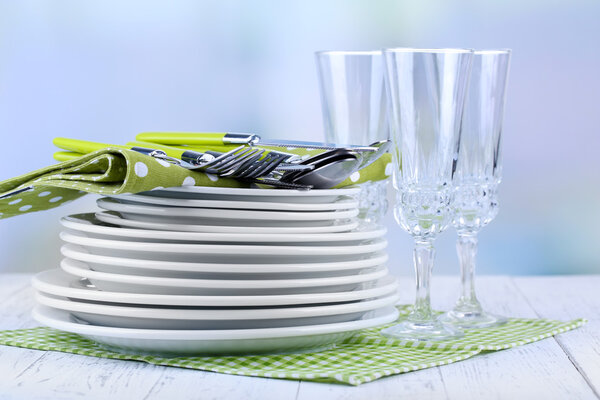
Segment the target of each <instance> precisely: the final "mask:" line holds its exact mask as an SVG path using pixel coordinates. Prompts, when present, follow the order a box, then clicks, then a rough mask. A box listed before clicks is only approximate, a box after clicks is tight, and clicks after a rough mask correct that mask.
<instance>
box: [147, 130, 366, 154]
mask: <svg viewBox="0 0 600 400" xmlns="http://www.w3.org/2000/svg"><path fill="white" fill-rule="evenodd" d="M135 138H136V140H140V141H143V142H151V143H161V144H167V145H217V146H219V145H220V146H223V145H228V144H237V145H240V144H245V145H249V146H255V145H260V146H272V147H286V148H287V147H295V148H304V149H323V150H335V149H338V148H340V147H341V148H348V149H349V150H352V151H356V152H374V151H377V149H376V148H373V147H369V146H357V145H352V144H344V145H337V144H334V143H322V142H307V141H299V140H280V139H278V140H267V139H262V138H261V137H260V136H258V135H255V134H253V133H229V132H198V133H192V132H143V133H140V134H138V135H137V136H136V137H135Z"/></svg>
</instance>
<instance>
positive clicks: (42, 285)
mask: <svg viewBox="0 0 600 400" xmlns="http://www.w3.org/2000/svg"><path fill="white" fill-rule="evenodd" d="M32 285H33V287H34V288H35V289H36V290H38V291H40V292H42V293H47V294H51V295H55V296H64V297H68V298H71V299H79V300H88V301H101V302H105V303H126V304H140V305H150V304H153V305H161V306H187V307H251V306H282V305H290V304H326V303H340V302H348V301H358V300H365V299H372V298H376V297H381V296H385V295H389V294H391V293H394V292H395V291H396V290H398V282H397V280H396V279H395V278H394V277H392V276H386V277H383V278H381V279H380V280H378V281H377V282H375V283H374V286H373V288H371V289H362V290H355V291H351V292H337V293H336V292H334V293H311V294H283V295H271V296H189V295H166V294H143V293H142V294H140V293H121V292H105V291H102V290H98V289H97V288H95V287H94V286H92V285H90V284H88V283H87V281H86V280H85V279H80V278H75V277H73V275H70V274H67V273H66V272H64V271H62V270H60V269H52V270H48V271H43V272H40V273H38V274H37V275H36V276H34V277H33V280H32Z"/></svg>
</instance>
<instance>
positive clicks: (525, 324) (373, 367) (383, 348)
mask: <svg viewBox="0 0 600 400" xmlns="http://www.w3.org/2000/svg"><path fill="white" fill-rule="evenodd" d="M399 308H400V312H401V315H406V314H407V313H408V311H409V309H410V306H402V307H399ZM401 318H402V317H401ZM586 322H587V321H586V320H585V319H576V320H573V321H569V322H561V321H555V320H547V319H521V318H511V319H509V321H508V322H507V323H506V324H504V325H501V326H499V327H495V328H487V329H478V330H471V331H467V332H466V334H465V336H464V337H462V338H461V339H459V340H453V341H446V342H411V341H397V340H393V339H388V338H385V337H383V336H381V335H380V334H379V331H380V330H381V329H383V328H384V327H385V326H381V327H377V328H372V329H365V330H363V331H360V332H359V333H358V334H357V335H355V336H353V337H352V338H350V339H347V340H345V341H344V342H342V343H340V344H338V345H336V346H335V348H333V349H331V350H326V351H321V352H316V353H299V354H278V355H277V354H276V355H253V356H220V357H173V358H162V357H156V356H148V355H136V354H122V353H117V352H114V351H108V350H106V349H104V348H103V347H101V346H100V345H98V344H96V343H94V342H92V341H90V340H88V339H85V338H83V337H81V336H79V335H75V334H71V333H67V332H61V331H57V330H54V329H51V328H34V329H19V330H12V331H0V344H1V345H8V346H18V347H25V348H29V349H39V350H51V351H62V352H66V353H74V354H82V355H87V356H94V357H103V358H113V359H120V360H136V361H144V362H147V363H150V364H156V365H166V366H173V367H182V368H190V369H199V370H205V371H213V372H221V373H225V374H235V375H246V376H259V377H267V378H283V379H295V380H308V381H316V382H329V383H346V384H350V385H360V384H361V383H365V382H370V381H373V380H375V379H378V378H381V377H384V376H389V375H394V374H400V373H405V372H410V371H416V370H419V369H424V368H429V367H435V366H440V365H444V364H450V363H453V362H456V361H461V360H464V359H467V358H470V357H473V356H474V355H476V354H479V353H482V352H487V351H495V350H502V349H508V348H511V347H516V346H519V345H523V344H526V343H531V342H534V341H537V340H541V339H544V338H547V337H550V336H553V335H556V334H559V333H562V332H566V331H568V330H571V329H575V328H578V327H580V326H581V325H583V324H585V323H586ZM389 325H392V324H389ZM389 325H387V326H389Z"/></svg>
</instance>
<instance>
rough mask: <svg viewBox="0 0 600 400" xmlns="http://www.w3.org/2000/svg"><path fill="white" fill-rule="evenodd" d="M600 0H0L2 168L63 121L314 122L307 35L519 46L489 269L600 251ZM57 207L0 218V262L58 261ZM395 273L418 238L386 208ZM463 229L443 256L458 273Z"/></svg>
mask: <svg viewBox="0 0 600 400" xmlns="http://www.w3.org/2000/svg"><path fill="white" fill-rule="evenodd" d="M599 17H600V3H599V2H598V1H587V2H586V1H563V2H559V1H552V2H549V1H546V0H544V1H538V0H532V1H522V0H509V1H503V2H484V1H372V0H371V1H323V0H321V1H313V0H310V1H297V2H291V1H162V2H157V1H80V0H77V1H75V0H72V1H27V0H20V1H11V0H0V135H1V138H2V142H1V143H2V147H1V150H2V153H1V157H0V166H1V168H0V179H6V178H10V177H12V176H15V175H18V174H21V173H25V172H28V171H30V170H32V169H35V168H39V167H43V166H45V165H48V164H50V163H52V162H53V160H52V152H53V151H54V149H53V147H52V144H51V140H52V138H53V137H55V136H67V137H77V138H81V139H89V140H97V141H105V142H112V143H119V142H125V141H127V140H129V139H132V138H133V137H134V136H135V134H136V133H137V132H141V131H145V130H191V131H193V130H196V131H201V130H203V131H211V130H212V131H250V132H256V133H261V134H263V135H264V136H270V137H280V138H297V139H306V140H319V139H321V138H322V135H323V134H322V122H321V111H320V105H319V96H318V88H317V81H316V73H315V66H314V60H313V52H314V51H316V50H324V49H330V50H331V49H337V50H343V49H349V50H360V49H379V48H382V47H395V46H412V47H473V48H494V47H502V48H504V47H508V48H512V49H513V60H512V70H511V76H510V80H509V87H508V101H507V109H506V117H505V131H504V137H505V141H504V182H503V184H502V187H501V211H500V215H499V216H498V218H497V219H496V221H494V222H493V223H492V224H491V225H490V226H489V227H487V228H486V229H485V230H484V231H483V232H482V233H481V236H480V239H481V240H480V257H479V272H480V273H494V274H553V273H590V272H598V271H599V267H600V240H599V239H598V227H599V226H600V211H599V209H600V206H599V204H600V179H599V178H600V176H599V175H600V174H599V171H600V161H599V159H600V132H599V126H600V104H599V101H598V97H599V95H598V94H599V93H600V72H599V71H600V52H599V48H600V44H599V43H600V40H599V39H600V24H598V20H599ZM93 208H95V205H94V198H93V197H92V196H87V197H86V198H84V199H82V200H79V201H78V202H75V203H72V204H70V205H69V206H65V207H64V208H59V209H57V210H52V211H48V212H44V213H36V214H30V215H25V216H22V217H19V218H13V219H9V220H5V221H1V222H0V239H1V240H0V257H1V260H2V261H0V270H3V271H32V270H41V269H47V268H54V267H56V266H57V263H58V260H59V258H60V257H59V252H58V248H59V245H60V242H59V240H58V238H57V233H58V231H59V230H60V228H59V225H58V218H59V217H60V216H61V215H64V214H67V213H72V212H82V211H88V210H91V209H93ZM388 226H389V234H388V237H389V240H390V242H391V245H390V248H389V252H390V255H391V259H392V262H391V263H390V267H391V268H392V270H393V272H394V273H397V274H410V273H412V271H411V266H410V265H411V250H410V249H411V243H410V239H409V237H408V235H407V234H405V233H404V232H402V231H401V230H400V228H398V227H397V226H396V225H395V223H394V221H393V219H392V217H391V214H390V217H389V218H388ZM454 239H455V234H454V232H448V233H446V234H444V235H443V236H442V237H441V238H440V239H439V241H438V246H437V247H438V259H437V264H436V272H437V273H456V272H457V262H456V256H455V253H454V244H453V241H454Z"/></svg>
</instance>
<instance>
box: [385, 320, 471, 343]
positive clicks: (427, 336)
mask: <svg viewBox="0 0 600 400" xmlns="http://www.w3.org/2000/svg"><path fill="white" fill-rule="evenodd" d="M381 334H382V335H383V336H386V337H389V338H393V339H401V340H417V341H428V340H452V339H458V338H460V337H461V336H463V335H464V334H463V333H462V332H461V331H460V330H458V329H456V328H453V327H451V326H445V325H443V324H442V323H440V322H439V321H437V320H433V321H422V322H415V321H410V320H405V321H403V322H401V323H399V324H397V325H394V326H391V327H389V328H386V329H383V330H382V331H381Z"/></svg>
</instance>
